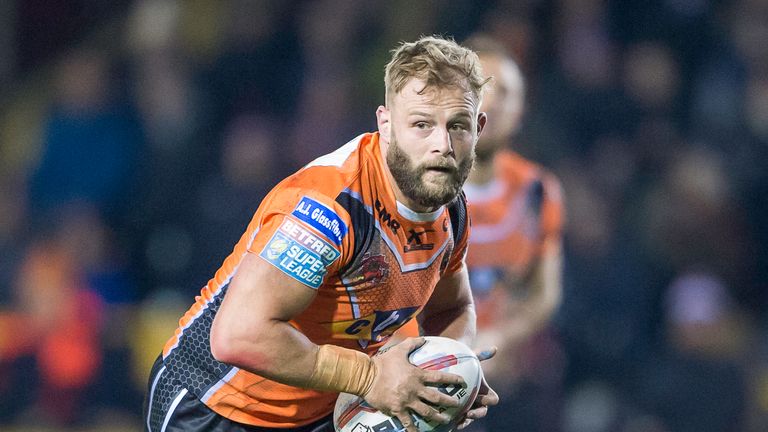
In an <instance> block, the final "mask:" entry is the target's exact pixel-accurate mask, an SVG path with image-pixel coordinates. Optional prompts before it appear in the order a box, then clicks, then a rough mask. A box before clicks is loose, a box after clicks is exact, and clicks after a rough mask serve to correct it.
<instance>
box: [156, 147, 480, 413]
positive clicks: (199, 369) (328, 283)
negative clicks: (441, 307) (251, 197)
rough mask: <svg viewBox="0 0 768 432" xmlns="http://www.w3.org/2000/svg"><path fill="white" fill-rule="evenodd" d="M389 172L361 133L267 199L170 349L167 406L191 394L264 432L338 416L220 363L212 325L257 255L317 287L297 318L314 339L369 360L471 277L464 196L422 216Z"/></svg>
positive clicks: (297, 391) (164, 381)
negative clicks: (245, 264) (455, 279)
mask: <svg viewBox="0 0 768 432" xmlns="http://www.w3.org/2000/svg"><path fill="white" fill-rule="evenodd" d="M385 170H386V167H385V162H384V161H383V160H382V157H381V150H380V148H379V142H378V134H376V133H371V134H363V135H361V136H359V137H357V138H355V139H354V140H352V141H350V142H349V143H347V144H346V145H344V146H343V147H341V148H339V149H338V150H336V151H335V152H333V153H330V154H328V155H325V156H322V157H320V158H318V159H316V160H315V161H313V162H312V163H310V164H308V165H307V166H305V167H304V168H302V169H301V170H299V171H298V172H297V173H295V174H294V175H292V176H290V177H288V178H286V179H285V180H283V181H282V182H281V183H280V184H278V185H277V186H276V187H275V188H274V189H273V190H272V191H271V192H270V193H269V194H268V195H267V197H266V198H265V199H264V200H263V201H262V203H261V205H260V207H259V209H258V210H257V211H256V213H255V215H254V216H253V218H252V220H251V222H250V224H249V225H248V228H247V230H246V231H245V233H244V234H243V236H242V237H241V239H240V241H239V242H238V243H237V244H236V246H235V248H234V251H233V252H232V254H231V255H230V256H229V257H227V258H226V260H225V261H224V263H223V265H222V267H221V268H220V269H219V270H218V271H217V272H216V274H215V276H214V277H213V279H211V280H210V281H209V282H208V284H207V285H206V286H205V287H203V289H202V291H201V293H200V296H198V297H197V299H196V302H195V303H194V304H193V305H192V307H191V308H190V309H189V311H188V312H187V313H186V314H185V315H184V317H182V319H181V321H180V325H179V328H178V329H177V330H176V332H175V334H174V335H173V337H172V338H171V339H170V340H169V341H168V342H167V344H166V346H165V348H164V350H163V364H164V368H165V370H164V371H163V373H162V374H158V378H157V382H156V385H158V386H165V387H163V388H169V390H167V391H165V392H164V393H163V395H165V394H167V397H166V399H168V401H166V403H172V402H171V401H170V400H171V399H173V397H174V394H177V393H178V392H179V391H181V390H180V389H182V388H183V389H186V390H187V391H189V392H191V393H193V394H194V395H196V396H197V397H198V398H199V399H200V400H201V401H202V402H203V403H205V404H206V405H208V407H210V408H211V409H212V410H214V411H215V412H217V413H219V414H221V415H222V416H224V417H226V418H229V419H231V420H234V421H237V422H240V423H245V424H249V425H256V426H264V427H290V426H300V425H305V424H308V423H311V422H313V421H315V420H317V419H319V418H322V417H323V416H325V415H327V414H328V413H330V412H331V411H332V410H333V405H334V402H335V398H336V395H335V394H333V393H324V392H318V391H314V390H307V389H301V388H296V387H291V386H287V385H283V384H280V383H277V382H274V381H271V380H268V379H266V378H264V377H260V376H258V375H255V374H253V373H250V372H247V371H245V370H241V369H239V368H236V367H233V366H230V365H227V364H224V363H220V362H218V361H216V360H215V359H214V358H213V356H212V354H211V351H210V342H209V337H210V329H211V324H212V322H213V318H214V317H215V315H216V313H217V311H218V308H219V306H220V304H221V301H222V299H223V297H224V296H225V295H226V292H227V287H228V284H229V281H230V280H231V278H232V277H233V276H234V275H235V274H236V272H237V269H238V265H239V264H240V262H241V261H242V259H243V257H244V256H245V255H246V254H247V253H253V254H257V255H259V256H260V257H261V258H262V259H264V260H265V261H267V262H269V263H270V264H271V265H273V266H275V267H276V268H277V269H279V270H281V271H282V272H283V273H285V274H286V275H287V276H288V277H291V278H293V279H295V280H297V281H300V282H301V283H303V284H304V285H306V286H308V287H311V288H313V289H316V290H317V295H316V297H315V298H314V300H313V301H312V303H311V304H310V306H309V307H308V308H307V309H306V310H304V311H303V312H302V313H300V314H299V315H298V316H296V317H294V319H292V320H291V321H290V323H291V325H292V326H294V327H295V328H296V329H297V330H298V331H300V332H302V333H303V334H305V335H306V336H307V337H308V338H309V339H310V340H311V341H312V342H314V343H316V344H334V345H339V346H343V347H346V348H351V349H356V350H360V351H363V352H366V353H368V354H372V353H374V352H375V351H376V350H377V349H378V348H379V347H381V346H382V345H383V344H384V343H385V342H386V341H387V339H388V338H389V337H390V336H391V335H392V333H394V332H395V331H396V330H397V329H398V328H400V327H401V326H402V325H403V324H404V323H406V322H407V321H409V320H410V319H411V318H413V317H414V316H416V314H418V313H419V311H421V309H422V308H423V307H424V305H425V304H426V303H427V300H428V299H429V298H430V296H431V295H432V291H433V289H434V288H435V286H436V284H437V282H438V281H439V280H440V278H441V277H443V276H444V275H447V274H452V273H455V272H457V271H459V270H461V269H462V268H463V266H464V257H465V254H466V245H467V238H468V231H469V224H468V223H467V216H466V202H465V200H464V198H463V196H461V197H459V198H457V199H456V200H454V202H452V203H451V204H449V205H447V206H444V207H441V208H439V209H438V210H436V211H434V212H431V213H416V212H414V211H412V210H410V209H408V208H407V207H405V206H404V205H403V204H401V203H399V202H398V201H397V200H396V199H395V195H394V192H393V190H392V188H391V186H390V184H389V182H388V179H387V176H386V171H385ZM274 289H279V287H274ZM254 301H258V299H254ZM163 376H165V378H163ZM168 383H174V384H173V385H169V384H168ZM150 394H158V395H159V394H160V393H158V392H155V391H151V392H150ZM159 397H160V396H159ZM155 421H160V419H155Z"/></svg>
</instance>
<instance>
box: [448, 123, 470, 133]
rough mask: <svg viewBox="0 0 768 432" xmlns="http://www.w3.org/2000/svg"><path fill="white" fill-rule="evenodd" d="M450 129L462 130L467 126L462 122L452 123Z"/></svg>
mask: <svg viewBox="0 0 768 432" xmlns="http://www.w3.org/2000/svg"><path fill="white" fill-rule="evenodd" d="M451 130H455V131H463V130H467V126H466V125H465V124H464V123H454V124H452V125H451Z"/></svg>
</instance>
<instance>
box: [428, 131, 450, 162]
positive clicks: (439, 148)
mask: <svg viewBox="0 0 768 432" xmlns="http://www.w3.org/2000/svg"><path fill="white" fill-rule="evenodd" d="M432 153H439V154H441V155H443V156H450V155H452V154H453V143H452V142H451V134H450V132H448V131H447V130H445V129H442V128H435V130H434V133H433V134H432Z"/></svg>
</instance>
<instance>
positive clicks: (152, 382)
mask: <svg viewBox="0 0 768 432" xmlns="http://www.w3.org/2000/svg"><path fill="white" fill-rule="evenodd" d="M163 372H165V366H164V365H163V361H162V359H161V357H158V359H157V360H156V361H155V364H154V365H153V366H152V372H151V373H150V375H149V389H148V392H147V397H146V398H145V400H144V430H145V431H147V432H195V431H201V432H203V431H205V432H225V431H227V432H230V431H232V432H271V431H284V432H334V429H333V414H330V415H328V416H327V417H324V418H322V419H320V420H318V421H316V422H314V423H310V424H308V425H305V426H300V427H294V428H265V427H258V426H250V425H246V424H242V423H237V422H234V421H232V420H229V419H228V418H226V417H223V416H221V415H219V414H217V413H216V412H214V411H212V410H211V409H210V408H208V407H207V406H206V405H205V404H204V403H202V402H201V401H200V400H199V399H198V398H197V396H195V395H193V394H192V393H190V392H189V391H188V390H187V389H186V388H184V386H183V385H182V384H181V383H180V382H178V381H176V380H173V379H163Z"/></svg>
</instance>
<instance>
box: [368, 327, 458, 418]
mask: <svg viewBox="0 0 768 432" xmlns="http://www.w3.org/2000/svg"><path fill="white" fill-rule="evenodd" d="M425 342H426V340H425V339H424V338H423V337H420V338H408V339H406V340H405V341H403V342H401V343H399V344H397V345H395V346H392V347H391V348H389V349H388V350H387V351H386V352H384V353H382V354H381V355H377V356H374V357H373V362H374V364H375V366H376V370H377V372H376V378H375V379H374V380H373V385H372V386H371V389H370V390H369V391H368V393H366V394H365V395H363V398H364V399H365V400H366V401H367V402H368V403H369V404H370V405H371V406H372V407H374V408H376V409H378V410H380V411H381V412H383V413H384V414H387V415H390V416H395V417H397V419H398V420H400V423H402V424H403V427H404V428H405V429H406V430H407V431H408V432H416V431H417V428H416V425H415V424H414V423H413V420H412V418H411V413H414V414H418V415H419V416H420V417H422V418H423V419H425V420H429V421H436V422H439V423H443V424H447V423H449V422H450V420H451V419H450V418H449V417H448V416H447V415H446V414H444V413H440V412H439V411H438V410H437V408H436V407H440V406H443V407H456V406H458V403H459V402H458V401H457V400H456V399H455V398H452V397H450V396H448V395H446V394H444V393H441V392H440V391H439V390H438V389H437V387H435V386H431V385H428V384H432V385H435V384H453V385H465V383H464V379H463V378H462V377H461V376H459V375H456V374H450V373H446V372H440V371H428V370H423V369H420V368H418V367H416V366H414V365H412V364H411V363H410V362H409V361H408V355H409V354H410V353H411V352H412V351H413V350H415V349H417V348H418V347H420V346H422V345H424V343H425Z"/></svg>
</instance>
